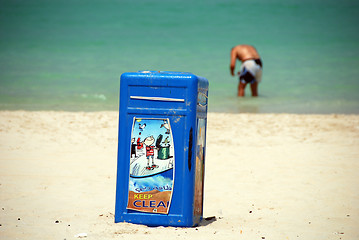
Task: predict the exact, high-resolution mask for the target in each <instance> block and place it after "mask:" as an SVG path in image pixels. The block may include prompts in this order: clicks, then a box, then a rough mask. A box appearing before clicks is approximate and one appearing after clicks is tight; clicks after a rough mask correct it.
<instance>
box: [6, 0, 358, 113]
mask: <svg viewBox="0 0 359 240" xmlns="http://www.w3.org/2000/svg"><path fill="white" fill-rule="evenodd" d="M358 23H359V2H357V1H348V0H346V1H345V0H344V1H333V0H328V1H324V0H323V1H321V0H312V1H308V0H303V1H299V0H298V1H294V0H252V1H244V0H236V1H225V0H208V1H189V0H182V1H177V0H166V1H163V0H161V1H160V0H157V1H152V0H147V1H146V0H139V1H136V2H134V1H122V0H119V1H116V0H102V1H100V0H86V1H85V0H68V1H59V0H51V1H50V0H48V1H44V0H43V1H40V0H29V1H13V0H11V1H4V0H0V109H25V110H70V111H96V110H117V109H118V98H119V96H118V89H119V77H120V75H121V74H122V73H123V72H131V71H138V70H165V71H185V72H192V73H194V74H197V75H200V76H203V77H206V78H207V79H208V80H209V82H210V96H209V106H210V108H209V110H210V111H220V112H259V113H262V112H273V113H280V112H286V113H355V114H357V113H359V81H358V74H359V69H358V66H359V44H358V43H359V31H358V27H357V26H358ZM241 43H247V44H252V45H254V46H255V47H256V48H257V50H258V51H259V53H260V55H261V56H262V59H263V63H264V69H263V80H262V82H261V84H260V85H259V94H260V97H258V98H251V97H249V95H250V92H249V89H247V91H246V93H247V97H245V98H241V99H239V98H237V97H236V91H237V83H238V79H236V78H235V77H231V75H230V73H229V52H230V49H231V48H232V47H233V46H234V45H237V44H241ZM238 67H239V63H238Z"/></svg>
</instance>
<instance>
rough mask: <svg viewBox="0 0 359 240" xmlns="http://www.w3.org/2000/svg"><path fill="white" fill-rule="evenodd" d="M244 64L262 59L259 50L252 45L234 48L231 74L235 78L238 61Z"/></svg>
mask: <svg viewBox="0 0 359 240" xmlns="http://www.w3.org/2000/svg"><path fill="white" fill-rule="evenodd" d="M237 59H238V60H240V61H241V62H244V61H246V60H249V59H260V56H259V54H258V52H257V50H256V49H255V48H254V47H253V46H251V45H245V44H243V45H237V46H235V47H233V48H232V51H231V66H230V67H231V74H232V76H234V68H235V66H236V60H237Z"/></svg>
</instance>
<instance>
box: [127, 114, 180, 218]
mask: <svg viewBox="0 0 359 240" xmlns="http://www.w3.org/2000/svg"><path fill="white" fill-rule="evenodd" d="M174 161H175V159H174V144H173V137H172V131H171V126H170V121H169V119H168V118H136V117H135V118H134V119H133V124H132V131H131V156H130V161H129V164H130V175H129V176H130V177H129V178H130V179H129V192H128V204H127V209H131V210H136V211H140V212H151V213H162V214H168V211H169V208H170V204H171V199H172V191H173V181H174Z"/></svg>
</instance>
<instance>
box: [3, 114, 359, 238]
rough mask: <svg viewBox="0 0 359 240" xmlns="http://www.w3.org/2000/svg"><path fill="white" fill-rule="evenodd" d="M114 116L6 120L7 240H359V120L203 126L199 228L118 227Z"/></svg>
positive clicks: (219, 121) (225, 120) (211, 118)
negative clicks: (204, 147)
mask: <svg viewBox="0 0 359 240" xmlns="http://www.w3.org/2000/svg"><path fill="white" fill-rule="evenodd" d="M117 124H118V116H117V113H116V112H98V113H69V112H24V111H15V112H0V224H1V226H0V239H2V240H3V239H60V240H63V239H67V240H68V239H77V238H75V237H74V236H75V235H77V234H79V233H86V235H87V237H86V238H85V239H146V240H147V239H159V240H161V239H163V240H164V239H166V240H167V239H196V240H197V239H275V240H277V239H353V240H354V239H359V228H358V226H359V116H358V115H288V114H218V113H210V114H209V115H208V133H207V156H206V176H205V200H204V217H211V216H215V217H216V220H215V221H203V222H202V224H201V226H199V227H197V228H174V227H166V228H165V227H158V228H150V227H146V226H141V225H134V224H128V223H117V224H115V223H114V216H113V213H114V208H115V189H116V171H117V169H116V158H117V127H118V126H117Z"/></svg>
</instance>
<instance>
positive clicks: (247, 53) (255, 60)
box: [230, 44, 263, 97]
mask: <svg viewBox="0 0 359 240" xmlns="http://www.w3.org/2000/svg"><path fill="white" fill-rule="evenodd" d="M237 59H238V60H239V61H241V62H242V65H241V68H240V71H239V72H238V75H239V85H238V96H239V97H243V96H244V90H245V88H246V86H247V84H248V83H249V84H250V85H251V91H252V96H253V97H257V96H258V83H259V82H260V81H261V80H262V68H263V65H262V61H261V58H260V56H259V54H258V52H257V50H256V49H255V48H254V47H253V46H250V45H245V44H243V45H237V46H235V47H233V48H232V50H231V65H230V68H231V74H232V76H234V69H235V67H236V60H237Z"/></svg>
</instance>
